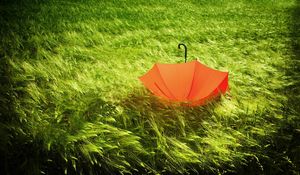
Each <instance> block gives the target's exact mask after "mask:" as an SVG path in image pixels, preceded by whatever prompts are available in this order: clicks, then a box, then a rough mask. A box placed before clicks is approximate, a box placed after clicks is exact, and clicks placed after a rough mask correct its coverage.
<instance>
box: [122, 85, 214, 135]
mask: <svg viewBox="0 0 300 175" xmlns="http://www.w3.org/2000/svg"><path fill="white" fill-rule="evenodd" d="M214 103H217V101H216V100H214V102H212V103H210V104H207V105H205V106H188V105H185V104H179V103H173V102H168V101H165V100H163V99H160V98H158V97H156V96H154V95H153V94H152V93H151V92H149V91H148V90H145V89H144V88H141V89H137V90H136V91H134V92H132V93H131V94H130V95H129V96H128V97H127V98H126V99H124V100H123V101H122V102H121V103H120V106H122V107H123V109H124V114H126V115H127V116H128V117H127V119H130V121H128V120H127V121H126V118H123V123H124V126H125V127H129V128H137V127H139V126H143V127H144V128H143V129H147V130H152V129H151V128H153V125H157V126H159V127H160V128H161V132H163V134H165V135H167V136H177V137H181V136H182V137H185V136H186V133H188V132H189V131H192V132H194V131H197V130H199V129H200V128H201V127H199V126H200V124H201V121H202V120H203V119H205V118H207V117H209V116H211V114H210V112H209V111H210V110H209V109H211V108H214ZM129 116H130V117H129ZM125 117H126V116H125Z"/></svg>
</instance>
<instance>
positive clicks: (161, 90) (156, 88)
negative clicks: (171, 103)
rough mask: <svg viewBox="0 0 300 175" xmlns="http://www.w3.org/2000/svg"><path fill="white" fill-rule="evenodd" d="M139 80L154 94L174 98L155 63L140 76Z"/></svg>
mask: <svg viewBox="0 0 300 175" xmlns="http://www.w3.org/2000/svg"><path fill="white" fill-rule="evenodd" d="M140 80H141V81H142V83H143V84H144V86H146V87H147V88H148V89H149V90H150V91H151V92H152V93H154V94H155V95H157V96H160V97H163V98H166V99H173V100H175V98H174V97H173V95H172V94H170V92H169V90H168V89H167V86H166V85H165V83H164V82H163V80H162V78H161V74H160V72H159V70H158V67H157V64H155V65H154V66H153V67H152V69H150V70H149V71H148V72H147V73H146V74H145V75H143V76H141V77H140Z"/></svg>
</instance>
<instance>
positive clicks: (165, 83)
mask: <svg viewBox="0 0 300 175" xmlns="http://www.w3.org/2000/svg"><path fill="white" fill-rule="evenodd" d="M155 66H156V68H157V71H158V72H159V77H160V78H161V81H162V82H163V84H164V85H165V87H166V89H167V90H168V92H169V93H170V95H171V96H172V97H173V98H174V99H175V100H177V99H176V98H175V96H174V95H173V94H172V92H171V91H170V89H169V88H168V87H167V85H166V82H165V81H164V79H163V78H162V76H161V73H160V70H159V68H158V66H157V64H156V65H155ZM167 97H168V96H167Z"/></svg>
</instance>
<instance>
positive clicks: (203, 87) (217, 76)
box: [188, 61, 228, 101]
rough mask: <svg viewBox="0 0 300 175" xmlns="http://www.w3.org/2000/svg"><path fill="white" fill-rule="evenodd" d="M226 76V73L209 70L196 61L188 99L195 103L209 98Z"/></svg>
mask: <svg viewBox="0 0 300 175" xmlns="http://www.w3.org/2000/svg"><path fill="white" fill-rule="evenodd" d="M227 76H228V73H227V72H221V71H218V70H214V69H211V68H209V67H207V66H205V65H203V64H201V63H200V62H198V61H197V63H196V70H195V75H194V81H193V85H192V88H191V92H190V95H189V97H188V99H189V100H190V101H196V100H199V99H202V98H205V97H207V96H209V95H210V94H211V93H212V92H213V91H214V90H215V89H216V88H218V86H219V85H220V83H221V82H223V80H224V79H225V78H226V77H227Z"/></svg>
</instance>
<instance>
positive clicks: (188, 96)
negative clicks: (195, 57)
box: [187, 62, 196, 100]
mask: <svg viewBox="0 0 300 175" xmlns="http://www.w3.org/2000/svg"><path fill="white" fill-rule="evenodd" d="M194 66H195V67H194V74H193V79H192V84H191V88H190V90H189V94H188V95H187V100H189V98H190V95H191V92H192V88H193V86H194V79H195V74H196V62H195V64H194Z"/></svg>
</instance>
